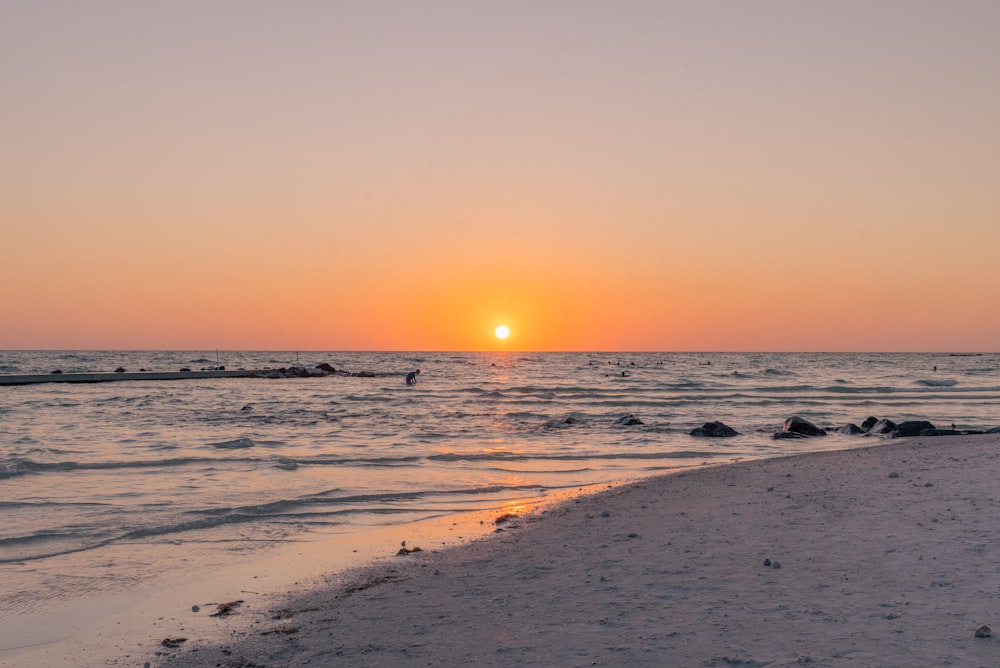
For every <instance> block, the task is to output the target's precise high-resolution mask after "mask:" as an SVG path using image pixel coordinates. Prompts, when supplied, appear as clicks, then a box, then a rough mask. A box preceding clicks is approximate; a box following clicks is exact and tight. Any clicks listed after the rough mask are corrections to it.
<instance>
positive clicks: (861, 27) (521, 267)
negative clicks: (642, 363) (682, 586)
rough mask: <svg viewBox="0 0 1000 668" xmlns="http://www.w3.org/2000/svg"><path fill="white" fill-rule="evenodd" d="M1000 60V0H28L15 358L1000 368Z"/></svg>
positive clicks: (9, 273) (14, 46) (5, 280)
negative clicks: (478, 354) (882, 356)
mask: <svg viewBox="0 0 1000 668" xmlns="http://www.w3.org/2000/svg"><path fill="white" fill-rule="evenodd" d="M998 34H1000V3H998V2H995V1H993V0H987V1H970V0H956V1H949V2H944V1H941V2H926V1H923V0H876V1H870V0H865V1H860V0H844V1H838V2H802V1H801V0H786V1H780V0H760V1H753V2H746V1H742V0H740V1H737V0H732V1H729V2H719V1H716V0H698V1H691V2H670V1H668V0H658V1H648V2H647V1H644V0H643V1H640V0H630V1H614V2H612V1H610V0H608V1H594V0H549V1H544V0H540V1H539V0H532V1H528V0H504V1H502V2H500V1H494V2H483V1H477V0H422V1H421V2H412V1H411V0H395V1H389V0H363V1H357V2H355V1H348V0H345V1H336V0H331V1H323V2H320V1H306V0H288V1H283V2H276V1H270V2H263V1H258V0H238V1H237V0H213V1H209V2H205V1H203V0H197V1H194V0H170V1H169V2H168V1H162V2H157V1H150V2H133V1H132V0H116V1H110V0H88V2H78V1H76V0H66V1H63V2H54V1H52V0H8V1H6V2H3V3H0V90H2V91H3V98H2V99H3V103H2V104H0V147H2V148H0V349H200V350H212V349H224V350H225V349H231V350H238V349H265V350H502V349H507V350H539V351H543V350H570V351H573V350H594V351H599V350H610V351H640V350H645V351H717V350H718V351H952V352H960V351H996V350H1000V344H998V332H1000V308H998V297H1000V263H998V262H997V260H996V256H997V253H998V249H1000V188H998V187H997V184H998V183H1000V124H998V122H997V119H1000V83H998V82H1000V40H998V39H997V38H996V36H997V35H998ZM500 324H505V325H507V326H508V327H509V328H510V332H511V334H510V336H509V337H508V338H507V339H506V340H499V339H497V337H495V336H494V330H495V328H496V327H497V326H498V325H500Z"/></svg>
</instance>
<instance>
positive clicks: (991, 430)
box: [985, 427, 1000, 434]
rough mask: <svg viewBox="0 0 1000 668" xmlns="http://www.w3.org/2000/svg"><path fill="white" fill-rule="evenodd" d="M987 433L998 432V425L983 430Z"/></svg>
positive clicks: (999, 428) (999, 430) (999, 432)
mask: <svg viewBox="0 0 1000 668" xmlns="http://www.w3.org/2000/svg"><path fill="white" fill-rule="evenodd" d="M985 433H987V434H1000V427H992V428H990V429H987V430H986V431H985Z"/></svg>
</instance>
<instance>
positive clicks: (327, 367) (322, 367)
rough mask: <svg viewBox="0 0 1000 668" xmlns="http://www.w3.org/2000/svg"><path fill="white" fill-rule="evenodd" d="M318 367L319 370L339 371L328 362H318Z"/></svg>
mask: <svg viewBox="0 0 1000 668" xmlns="http://www.w3.org/2000/svg"><path fill="white" fill-rule="evenodd" d="M316 368H317V369H319V370H321V371H326V372H327V373H337V370H336V369H334V368H333V367H332V366H330V365H329V364H327V363H326V362H323V363H321V364H317V365H316Z"/></svg>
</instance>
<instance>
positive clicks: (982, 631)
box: [976, 624, 993, 638]
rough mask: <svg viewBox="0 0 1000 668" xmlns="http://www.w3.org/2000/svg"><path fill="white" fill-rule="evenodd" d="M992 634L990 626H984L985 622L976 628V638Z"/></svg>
mask: <svg viewBox="0 0 1000 668" xmlns="http://www.w3.org/2000/svg"><path fill="white" fill-rule="evenodd" d="M992 635H993V631H992V629H990V627H988V626H986V625H985V624H984V625H983V626H980V627H979V628H978V629H976V637H977V638H989V637H990V636H992Z"/></svg>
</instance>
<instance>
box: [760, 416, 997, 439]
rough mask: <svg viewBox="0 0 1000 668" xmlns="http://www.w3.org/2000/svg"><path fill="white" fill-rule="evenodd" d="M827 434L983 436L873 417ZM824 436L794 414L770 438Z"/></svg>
mask: <svg viewBox="0 0 1000 668" xmlns="http://www.w3.org/2000/svg"><path fill="white" fill-rule="evenodd" d="M829 431H835V432H837V433H838V434H847V435H851V436H879V437H881V438H897V437H902V436H959V435H965V434H982V433H984V432H982V431H974V430H968V429H962V430H960V429H955V425H952V427H951V429H938V428H937V427H935V426H934V425H933V424H932V423H930V422H928V421H927V420H907V421H905V422H899V423H896V422H893V421H892V420H889V419H887V418H877V417H874V416H871V417H869V418H867V419H866V420H865V421H864V422H862V423H861V426H860V427H859V426H858V425H856V424H853V423H851V424H847V425H844V426H843V427H837V428H835V429H830V430H829ZM996 432H1000V427H998V428H994V429H990V430H988V431H987V432H985V433H996ZM827 433H828V430H827V429H823V428H821V427H817V426H816V425H814V424H813V423H811V422H809V421H808V420H806V419H804V418H800V417H798V416H797V415H796V416H792V417H790V418H788V419H787V420H785V424H783V425H782V427H781V431H779V432H776V433H775V434H774V438H776V439H781V438H806V437H809V436H826V434H827Z"/></svg>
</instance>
